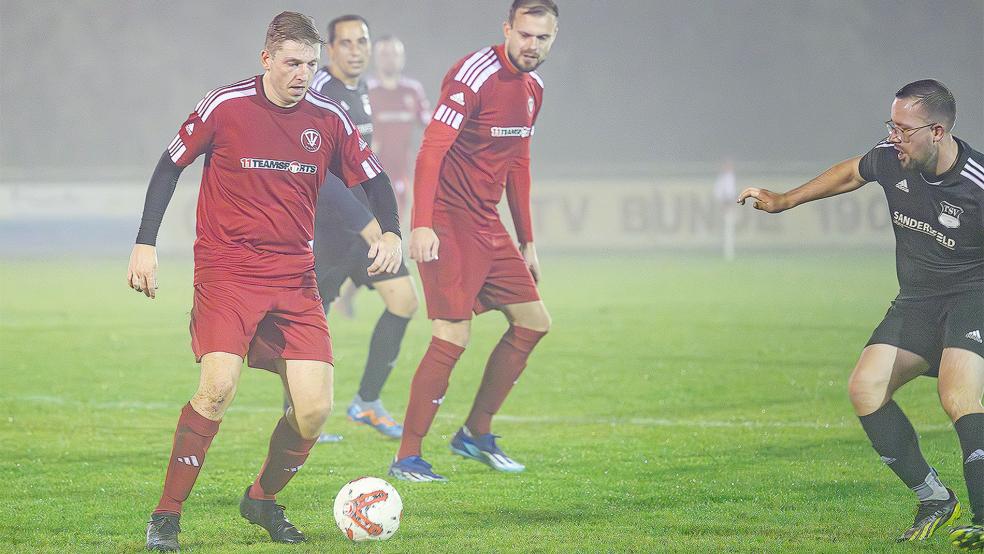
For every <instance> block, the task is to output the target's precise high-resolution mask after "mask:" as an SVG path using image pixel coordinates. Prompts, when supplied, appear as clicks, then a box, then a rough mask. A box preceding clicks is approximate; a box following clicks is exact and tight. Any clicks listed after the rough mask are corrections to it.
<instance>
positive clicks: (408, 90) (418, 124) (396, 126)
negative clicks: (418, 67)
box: [367, 77, 433, 179]
mask: <svg viewBox="0 0 984 554" xmlns="http://www.w3.org/2000/svg"><path fill="white" fill-rule="evenodd" d="M367 84H368V86H369V102H370V104H372V127H373V131H374V133H375V134H374V142H373V143H372V145H373V151H374V152H375V153H376V156H378V157H379V161H381V162H382V163H383V167H385V168H386V172H387V173H388V174H390V175H392V176H393V178H394V179H405V178H407V177H408V176H409V175H410V173H411V167H410V154H411V150H413V139H414V131H415V130H417V129H418V128H423V127H425V126H426V125H427V123H428V122H430V118H431V115H433V112H432V111H431V107H430V102H428V101H427V94H426V93H425V92H424V87H423V85H421V84H420V81H416V80H414V79H410V78H407V77H400V79H399V80H398V81H397V83H396V86H395V87H393V88H386V87H385V86H383V84H382V83H381V82H379V81H378V80H376V79H369V81H368V82H367Z"/></svg>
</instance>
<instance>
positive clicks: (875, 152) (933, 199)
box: [860, 138, 984, 375]
mask: <svg viewBox="0 0 984 554" xmlns="http://www.w3.org/2000/svg"><path fill="white" fill-rule="evenodd" d="M955 140H956V141H957V145H958V148H959V152H958V155H957V161H956V163H955V164H954V165H953V167H952V168H951V169H950V170H949V171H947V172H946V173H944V174H943V175H939V176H934V177H926V176H923V175H922V174H921V173H920V172H919V171H916V170H906V169H903V168H902V164H901V162H900V161H899V159H898V152H897V151H896V150H895V148H893V146H892V144H891V143H889V142H882V143H880V144H878V145H876V146H875V147H874V148H872V149H871V151H869V152H868V153H867V154H865V156H864V157H863V158H861V164H860V173H861V177H862V178H863V179H864V180H865V181H877V182H878V184H880V185H881V187H882V189H883V190H884V191H885V197H886V199H887V200H888V209H889V215H890V217H891V219H892V227H893V229H894V231H895V242H896V246H895V255H896V271H897V274H898V279H899V295H898V297H897V298H896V299H895V300H894V301H893V302H892V307H891V308H889V310H888V313H887V314H886V315H885V319H884V320H883V321H882V322H881V324H880V325H879V326H878V328H877V329H875V332H874V333H873V334H872V336H871V339H870V340H869V341H868V344H890V345H892V346H896V347H899V348H902V349H905V350H908V351H910V352H914V353H915V354H918V355H920V356H922V357H923V358H924V359H926V361H928V362H929V364H930V369H929V371H928V372H927V375H936V374H937V373H938V371H939V362H940V357H941V356H942V352H943V349H944V348H947V347H956V348H963V349H965V350H970V351H972V352H976V353H977V354H980V355H981V356H984V337H982V333H984V155H982V154H981V153H980V152H978V151H976V150H974V149H972V148H971V147H970V145H968V144H967V143H966V142H963V141H962V140H960V139H956V138H955Z"/></svg>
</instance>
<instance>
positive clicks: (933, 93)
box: [895, 79, 957, 131]
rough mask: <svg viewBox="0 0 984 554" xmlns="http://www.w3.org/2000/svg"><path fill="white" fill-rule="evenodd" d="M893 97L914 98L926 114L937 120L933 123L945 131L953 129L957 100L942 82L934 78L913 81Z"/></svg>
mask: <svg viewBox="0 0 984 554" xmlns="http://www.w3.org/2000/svg"><path fill="white" fill-rule="evenodd" d="M895 97H896V98H915V99H916V102H915V103H916V104H921V105H922V107H923V109H924V110H926V114H927V115H929V116H930V117H931V118H933V119H936V120H937V121H936V122H935V123H939V124H940V125H942V126H943V127H945V128H946V130H947V131H949V130H951V129H953V122H954V121H956V119H957V101H956V100H955V99H954V98H953V93H951V92H950V89H948V88H946V86H944V85H943V83H941V82H939V81H937V80H935V79H923V80H921V81H914V82H912V83H909V84H908V85H906V86H904V87H902V88H900V89H899V91H898V92H896V93H895Z"/></svg>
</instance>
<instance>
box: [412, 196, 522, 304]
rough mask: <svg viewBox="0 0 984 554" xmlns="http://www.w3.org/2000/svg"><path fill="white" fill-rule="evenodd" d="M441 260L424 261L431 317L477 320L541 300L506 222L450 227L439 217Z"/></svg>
mask: <svg viewBox="0 0 984 554" xmlns="http://www.w3.org/2000/svg"><path fill="white" fill-rule="evenodd" d="M434 232H435V233H437V238H438V239H440V241H441V244H440V246H439V248H438V252H437V254H438V259H436V260H433V261H430V262H424V263H418V264H417V269H418V270H419V272H420V281H421V283H423V285H424V298H426V299H427V317H428V318H430V319H448V320H460V319H471V317H472V313H473V312H474V313H476V314H480V313H482V312H484V311H487V310H490V309H494V308H498V307H499V306H508V305H510V304H520V303H523V302H536V301H537V300H539V299H540V293H539V292H538V291H537V290H536V283H535V282H534V281H533V275H532V274H531V273H530V270H529V268H528V267H526V261H525V260H524V259H523V256H522V255H520V253H519V249H518V248H516V243H515V242H513V239H512V237H511V236H509V233H508V232H506V229H505V227H503V225H502V223H497V224H496V225H495V226H493V227H491V228H484V229H476V228H475V227H471V226H464V225H459V226H455V225H452V224H450V222H449V217H448V216H447V215H444V214H441V213H435V214H434Z"/></svg>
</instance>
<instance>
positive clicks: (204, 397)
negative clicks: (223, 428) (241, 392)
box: [191, 380, 236, 419]
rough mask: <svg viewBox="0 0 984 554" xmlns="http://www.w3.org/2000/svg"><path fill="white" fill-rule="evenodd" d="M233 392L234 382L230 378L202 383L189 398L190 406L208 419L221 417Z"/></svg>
mask: <svg viewBox="0 0 984 554" xmlns="http://www.w3.org/2000/svg"><path fill="white" fill-rule="evenodd" d="M235 394H236V384H235V383H234V382H232V380H229V381H212V382H209V383H204V384H202V385H200V386H199V387H198V391H196V392H195V395H194V396H193V397H192V398H191V406H192V408H194V409H195V411H197V412H198V413H200V414H202V415H203V416H205V417H207V418H209V419H221V418H222V416H223V414H225V411H226V408H228V407H229V403H230V402H232V397H233V396H234V395H235Z"/></svg>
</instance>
